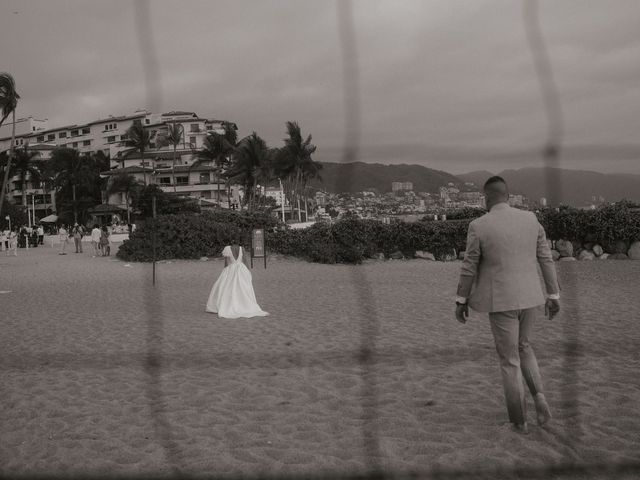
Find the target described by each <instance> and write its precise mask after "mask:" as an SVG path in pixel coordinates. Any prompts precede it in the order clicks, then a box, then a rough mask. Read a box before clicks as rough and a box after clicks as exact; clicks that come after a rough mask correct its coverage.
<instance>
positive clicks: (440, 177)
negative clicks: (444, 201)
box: [311, 162, 460, 193]
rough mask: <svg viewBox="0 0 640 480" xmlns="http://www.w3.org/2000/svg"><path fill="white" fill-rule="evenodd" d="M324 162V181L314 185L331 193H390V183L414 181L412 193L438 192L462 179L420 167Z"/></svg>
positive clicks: (313, 184)
mask: <svg viewBox="0 0 640 480" xmlns="http://www.w3.org/2000/svg"><path fill="white" fill-rule="evenodd" d="M321 163H322V170H321V172H320V175H321V176H322V180H323V181H322V182H319V181H313V182H312V183H311V185H312V186H314V187H316V188H321V189H323V190H326V191H328V192H330V193H353V192H361V191H363V190H369V189H377V190H378V191H379V192H381V193H385V192H390V191H391V182H413V190H414V191H416V192H432V193H436V192H438V189H439V188H440V187H441V186H443V185H446V184H447V183H449V182H453V183H455V184H459V183H460V179H459V178H457V177H456V176H454V175H451V174H450V173H447V172H443V171H440V170H433V169H431V168H427V167H423V166H420V165H382V164H379V163H364V162H352V163H330V162H321Z"/></svg>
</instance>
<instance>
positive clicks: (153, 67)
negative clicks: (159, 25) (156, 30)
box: [133, 0, 162, 112]
mask: <svg viewBox="0 0 640 480" xmlns="http://www.w3.org/2000/svg"><path fill="white" fill-rule="evenodd" d="M133 8H134V18H135V28H136V36H137V37H138V47H139V48H140V62H141V64H142V69H143V71H144V84H145V91H146V97H147V98H146V108H147V110H150V111H152V112H159V111H160V110H161V108H162V88H161V85H162V84H161V81H160V67H159V63H158V54H157V51H156V48H155V43H154V39H153V26H152V25H151V8H150V2H149V0H135V1H134V2H133Z"/></svg>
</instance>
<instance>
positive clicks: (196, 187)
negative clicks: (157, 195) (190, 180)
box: [158, 183, 226, 193]
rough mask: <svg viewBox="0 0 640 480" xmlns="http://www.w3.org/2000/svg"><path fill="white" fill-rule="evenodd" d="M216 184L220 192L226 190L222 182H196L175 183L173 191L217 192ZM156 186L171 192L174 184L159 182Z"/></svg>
mask: <svg viewBox="0 0 640 480" xmlns="http://www.w3.org/2000/svg"><path fill="white" fill-rule="evenodd" d="M218 185H219V186H220V192H221V193H222V192H226V187H225V186H224V184H223V183H220V184H216V183H200V184H199V183H196V184H191V185H185V184H177V185H176V186H175V191H176V192H177V193H191V192H217V191H218ZM158 186H159V187H160V188H162V190H163V191H165V192H173V191H174V190H173V187H174V185H173V184H172V183H159V184H158Z"/></svg>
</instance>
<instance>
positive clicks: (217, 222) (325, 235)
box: [118, 202, 640, 264]
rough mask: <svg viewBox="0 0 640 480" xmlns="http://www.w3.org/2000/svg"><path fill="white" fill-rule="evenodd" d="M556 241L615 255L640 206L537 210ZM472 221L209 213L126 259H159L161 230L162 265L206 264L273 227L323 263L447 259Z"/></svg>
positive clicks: (181, 218) (272, 235)
mask: <svg viewBox="0 0 640 480" xmlns="http://www.w3.org/2000/svg"><path fill="white" fill-rule="evenodd" d="M537 216H538V219H539V221H540V223H541V224H542V225H543V226H544V227H545V230H546V232H547V237H548V238H549V239H551V240H560V239H563V240H570V241H572V242H575V243H576V244H578V246H583V245H584V244H586V243H592V244H593V243H598V244H600V245H602V246H603V248H604V249H605V251H608V252H614V251H615V248H616V242H619V241H623V242H625V243H627V244H629V243H631V242H633V241H635V240H640V213H639V212H638V209H637V207H636V205H634V204H631V203H628V202H620V203H618V204H615V205H609V206H605V207H602V208H599V209H597V210H586V211H585V210H577V209H572V208H561V209H552V208H548V209H543V210H540V211H538V212H537ZM471 221H472V219H461V220H454V221H446V222H442V221H438V222H436V221H433V222H416V223H392V224H384V223H382V222H379V221H375V220H359V219H357V218H353V217H347V218H345V219H343V220H339V221H337V222H335V223H332V224H329V223H316V224H314V225H312V226H311V227H309V228H306V229H302V230H296V229H290V228H280V229H275V227H277V226H278V225H279V224H278V220H277V219H276V218H275V217H274V216H271V215H270V214H269V213H267V212H256V213H250V214H249V213H243V212H233V211H216V212H213V213H203V214H201V215H162V216H159V217H158V218H156V219H155V220H153V219H150V220H148V221H147V222H146V223H145V224H144V225H143V226H141V227H140V228H139V229H138V230H136V232H135V233H134V234H133V235H132V237H131V239H130V240H127V241H125V242H124V243H123V244H122V246H121V247H120V249H119V250H118V257H119V258H121V259H123V260H127V261H150V260H151V259H152V254H153V251H152V245H153V244H152V239H153V226H154V222H155V226H156V232H157V234H156V235H157V243H156V245H157V247H156V248H157V257H156V258H157V259H169V258H199V257H202V256H214V255H218V254H219V253H220V251H221V250H222V248H223V247H224V246H225V245H227V244H229V243H231V242H232V241H233V240H234V239H235V238H236V237H237V236H238V235H239V234H244V235H246V234H248V233H249V232H250V230H251V229H253V228H258V227H260V228H266V229H267V232H268V233H267V241H268V243H267V248H268V251H269V252H271V253H280V254H283V255H290V256H295V257H300V258H305V259H307V260H310V261H312V262H319V263H350V264H358V263H361V262H362V261H363V260H365V259H367V258H374V257H376V256H377V255H378V254H379V253H383V254H384V255H385V257H389V256H390V255H391V254H392V253H394V252H397V251H400V252H402V254H403V255H404V256H405V257H409V258H412V257H413V256H414V254H415V252H416V251H417V250H426V251H428V252H431V253H432V254H433V255H434V256H435V257H436V258H438V259H442V258H444V257H445V256H448V255H451V254H452V253H453V252H454V249H455V250H456V251H458V252H459V251H462V250H464V249H465V244H466V237H467V230H468V226H469V222H471Z"/></svg>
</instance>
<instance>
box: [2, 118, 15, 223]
mask: <svg viewBox="0 0 640 480" xmlns="http://www.w3.org/2000/svg"><path fill="white" fill-rule="evenodd" d="M12 119H13V126H12V127H11V147H10V148H9V158H8V159H7V167H6V169H5V171H4V178H3V180H2V189H0V212H1V211H2V205H3V204H4V196H5V194H6V192H7V188H8V183H9V170H11V161H12V160H13V152H14V151H15V143H16V110H15V108H14V109H13V112H12Z"/></svg>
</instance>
